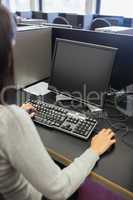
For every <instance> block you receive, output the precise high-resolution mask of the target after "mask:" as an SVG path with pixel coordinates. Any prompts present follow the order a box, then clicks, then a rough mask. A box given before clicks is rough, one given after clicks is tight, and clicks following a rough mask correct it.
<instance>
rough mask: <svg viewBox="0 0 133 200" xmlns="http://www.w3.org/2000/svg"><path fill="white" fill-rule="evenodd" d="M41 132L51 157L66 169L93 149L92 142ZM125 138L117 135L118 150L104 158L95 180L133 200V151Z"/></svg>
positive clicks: (59, 133) (46, 129)
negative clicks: (84, 153) (87, 150)
mask: <svg viewBox="0 0 133 200" xmlns="http://www.w3.org/2000/svg"><path fill="white" fill-rule="evenodd" d="M132 121H133V120H132V119H128V121H127V122H126V123H128V125H129V127H130V128H132V127H133V125H132ZM98 126H99V127H98V129H100V128H103V127H108V125H107V124H106V123H105V122H103V121H99V125H98ZM37 129H38V132H39V134H40V137H41V139H42V141H43V143H44V145H45V146H46V147H47V148H48V151H49V153H50V154H51V156H52V157H53V158H54V159H55V160H57V161H58V162H60V163H62V164H64V165H68V164H69V163H70V162H71V161H73V159H74V158H76V157H78V156H80V155H81V154H82V153H83V152H84V151H85V150H86V149H87V148H88V147H89V143H90V140H89V141H84V140H81V139H78V138H75V137H73V136H69V135H67V134H65V133H63V132H59V131H57V130H54V129H49V128H46V127H42V126H39V125H37ZM123 134H124V132H123V133H122V132H120V133H119V132H118V133H117V144H116V146H115V148H114V149H112V150H111V151H109V152H107V153H106V154H105V155H103V156H102V157H101V159H100V160H99V162H98V163H97V165H96V166H95V168H94V170H93V173H92V177H94V179H95V178H96V179H97V181H98V182H101V183H102V182H103V183H104V184H106V185H108V186H109V187H111V188H113V190H114V191H117V192H120V193H121V194H123V195H124V196H126V197H127V199H133V148H131V147H130V146H128V145H127V144H125V143H124V142H123V141H122V138H123V137H122V135H123ZM127 136H128V137H131V139H133V131H132V130H131V133H129V134H128V135H127Z"/></svg>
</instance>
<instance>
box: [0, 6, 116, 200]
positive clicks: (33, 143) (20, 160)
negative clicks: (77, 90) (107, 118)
mask: <svg viewBox="0 0 133 200" xmlns="http://www.w3.org/2000/svg"><path fill="white" fill-rule="evenodd" d="M11 36H12V28H11V20H10V16H9V13H8V11H7V10H6V9H5V8H4V7H2V6H0V92H2V90H3V88H4V87H5V86H6V85H7V84H9V82H13V53H12V39H13V38H12V37H11ZM7 77H8V79H7ZM9 80H11V81H9ZM24 109H25V110H27V111H28V110H32V111H33V112H34V109H33V108H32V106H30V105H23V107H22V108H19V107H17V106H14V105H13V106H4V105H1V106H0V193H2V194H3V196H4V197H5V199H7V200H41V198H42V196H43V195H44V196H46V197H47V198H48V199H53V200H64V199H67V198H68V197H69V196H71V195H72V194H73V193H74V192H75V191H76V190H77V189H78V187H79V186H80V185H81V183H82V182H83V181H84V180H85V178H86V177H87V176H88V174H89V173H90V172H91V170H92V168H93V167H94V165H95V163H96V162H97V161H98V159H99V157H100V155H102V154H103V153H104V152H105V151H106V150H107V149H108V148H109V147H110V146H111V145H112V144H114V143H115V142H116V140H115V139H114V133H113V132H112V131H111V130H110V129H103V130H102V131H100V133H99V134H97V135H96V136H95V137H94V138H93V139H92V141H91V146H90V148H88V149H87V150H86V151H85V152H84V153H83V154H82V155H81V156H80V157H79V158H76V159H75V160H74V161H73V163H72V164H71V165H69V166H68V167H66V168H65V169H63V170H61V169H60V168H59V167H58V166H57V165H56V164H55V163H54V162H53V160H52V159H51V158H50V156H49V154H48V153H47V151H46V149H45V147H44V146H43V144H42V142H41V139H40V137H39V135H38V133H37V130H36V128H35V126H34V124H33V123H32V120H31V119H30V117H29V115H28V114H27V112H25V111H24ZM33 114H34V113H32V115H33Z"/></svg>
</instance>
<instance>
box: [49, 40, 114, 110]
mask: <svg viewBox="0 0 133 200" xmlns="http://www.w3.org/2000/svg"><path fill="white" fill-rule="evenodd" d="M116 51H117V49H116V48H113V47H107V46H102V45H96V44H90V43H83V42H77V41H71V40H64V39H57V40H56V46H55V52H54V57H53V65H52V74H51V81H50V84H49V88H50V89H52V90H53V91H54V92H55V91H57V92H59V93H62V94H65V95H68V96H71V97H73V98H74V99H76V100H78V101H80V102H84V103H87V104H88V103H91V104H95V105H97V106H99V107H102V106H103V97H104V95H103V94H104V93H105V92H106V91H107V89H108V85H109V81H110V77H111V72H112V66H113V62H114V59H115V54H116Z"/></svg>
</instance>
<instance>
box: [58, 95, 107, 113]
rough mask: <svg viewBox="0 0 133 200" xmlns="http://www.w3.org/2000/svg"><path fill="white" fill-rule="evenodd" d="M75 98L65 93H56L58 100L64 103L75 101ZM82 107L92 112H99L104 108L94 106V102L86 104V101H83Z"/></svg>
mask: <svg viewBox="0 0 133 200" xmlns="http://www.w3.org/2000/svg"><path fill="white" fill-rule="evenodd" d="M73 100H74V99H73V98H72V97H69V96H66V95H63V94H57V95H56V102H62V103H63V102H64V103H66V102H67V103H70V102H71V101H73ZM75 102H77V100H75ZM82 107H83V108H85V109H86V110H89V111H90V112H91V113H99V112H102V111H103V109H102V108H99V107H97V106H94V105H92V104H89V103H88V104H86V103H82Z"/></svg>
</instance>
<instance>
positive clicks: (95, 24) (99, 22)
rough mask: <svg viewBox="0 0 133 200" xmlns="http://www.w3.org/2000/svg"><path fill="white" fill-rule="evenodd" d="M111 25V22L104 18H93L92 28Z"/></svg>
mask: <svg viewBox="0 0 133 200" xmlns="http://www.w3.org/2000/svg"><path fill="white" fill-rule="evenodd" d="M109 26H111V23H110V22H109V21H107V20H106V19H103V18H96V19H94V20H92V23H91V26H90V30H95V29H96V28H102V27H109Z"/></svg>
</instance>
